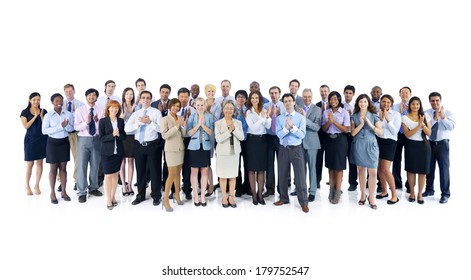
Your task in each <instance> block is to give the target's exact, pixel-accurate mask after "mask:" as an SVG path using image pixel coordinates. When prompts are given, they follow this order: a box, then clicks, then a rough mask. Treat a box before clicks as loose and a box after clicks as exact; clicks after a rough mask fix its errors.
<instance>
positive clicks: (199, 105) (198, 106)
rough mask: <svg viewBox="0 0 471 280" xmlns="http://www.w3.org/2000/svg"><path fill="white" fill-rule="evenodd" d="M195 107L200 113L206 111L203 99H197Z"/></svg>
mask: <svg viewBox="0 0 471 280" xmlns="http://www.w3.org/2000/svg"><path fill="white" fill-rule="evenodd" d="M195 108H196V111H198V113H203V112H204V102H203V101H201V100H198V101H196V103H195Z"/></svg>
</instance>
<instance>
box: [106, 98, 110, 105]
mask: <svg viewBox="0 0 471 280" xmlns="http://www.w3.org/2000/svg"><path fill="white" fill-rule="evenodd" d="M109 102H110V98H109V97H108V100H107V101H106V105H108V103H109Z"/></svg>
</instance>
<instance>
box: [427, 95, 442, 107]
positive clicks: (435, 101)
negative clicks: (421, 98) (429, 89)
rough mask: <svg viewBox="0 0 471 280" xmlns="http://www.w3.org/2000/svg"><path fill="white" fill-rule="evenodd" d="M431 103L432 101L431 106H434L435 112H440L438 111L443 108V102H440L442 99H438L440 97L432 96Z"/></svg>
mask: <svg viewBox="0 0 471 280" xmlns="http://www.w3.org/2000/svg"><path fill="white" fill-rule="evenodd" d="M429 101H430V106H432V109H433V110H438V109H440V107H441V100H440V97H438V96H432V97H430V99H429Z"/></svg>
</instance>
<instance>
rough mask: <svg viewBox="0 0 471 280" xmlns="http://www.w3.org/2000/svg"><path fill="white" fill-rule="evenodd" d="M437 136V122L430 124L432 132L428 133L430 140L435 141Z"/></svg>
mask: <svg viewBox="0 0 471 280" xmlns="http://www.w3.org/2000/svg"><path fill="white" fill-rule="evenodd" d="M437 137H438V122H436V123H435V124H434V125H432V134H430V138H429V139H430V141H437Z"/></svg>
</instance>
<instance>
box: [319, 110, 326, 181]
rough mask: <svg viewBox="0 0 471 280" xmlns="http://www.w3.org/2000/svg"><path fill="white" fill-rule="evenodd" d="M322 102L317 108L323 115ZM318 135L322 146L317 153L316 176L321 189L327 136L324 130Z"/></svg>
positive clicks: (320, 130)
mask: <svg viewBox="0 0 471 280" xmlns="http://www.w3.org/2000/svg"><path fill="white" fill-rule="evenodd" d="M322 105H323V104H322V101H319V102H317V103H316V106H317V107H319V108H321V113H323V111H324V110H323V109H322V107H323V106H322ZM321 123H322V118H321ZM317 135H318V136H319V142H320V144H321V148H320V149H319V151H317V156H316V157H317V158H316V175H317V187H320V183H321V181H322V166H323V164H324V151H325V146H324V145H325V139H326V138H327V134H326V133H325V132H324V130H322V129H319V131H318V132H317Z"/></svg>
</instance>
